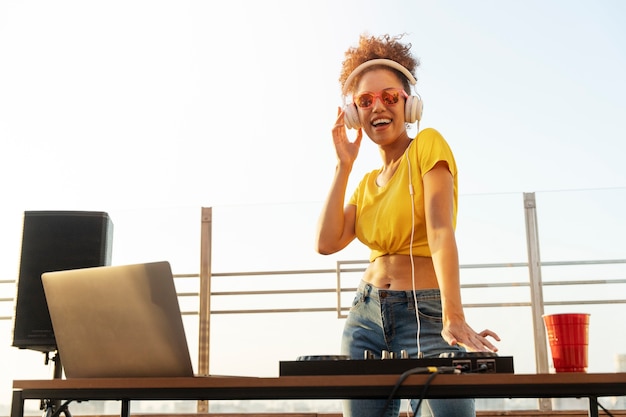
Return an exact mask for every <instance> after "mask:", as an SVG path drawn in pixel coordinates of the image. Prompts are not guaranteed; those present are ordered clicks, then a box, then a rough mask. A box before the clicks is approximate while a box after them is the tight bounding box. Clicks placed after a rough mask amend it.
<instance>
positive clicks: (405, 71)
mask: <svg viewBox="0 0 626 417" xmlns="http://www.w3.org/2000/svg"><path fill="white" fill-rule="evenodd" d="M374 65H384V66H386V67H391V68H393V69H396V70H398V71H400V72H401V73H402V74H404V76H405V77H406V78H407V79H408V80H409V82H410V83H411V85H415V84H416V83H417V81H416V80H415V77H413V74H411V72H410V71H409V70H408V69H406V68H405V67H403V66H402V65H400V64H398V63H397V62H396V61H392V60H391V59H371V60H369V61H365V62H364V63H362V64H361V65H359V66H358V67H356V68H355V69H354V71H352V73H350V76H348V79H347V80H346V82H345V83H343V89H342V93H343V95H344V96H345V95H347V94H348V89H349V88H350V86H351V85H352V81H353V80H354V78H355V77H356V76H357V75H359V74H360V73H362V72H363V70H365V69H366V68H369V67H371V66H374Z"/></svg>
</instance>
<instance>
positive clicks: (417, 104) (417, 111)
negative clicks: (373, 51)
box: [342, 59, 424, 129]
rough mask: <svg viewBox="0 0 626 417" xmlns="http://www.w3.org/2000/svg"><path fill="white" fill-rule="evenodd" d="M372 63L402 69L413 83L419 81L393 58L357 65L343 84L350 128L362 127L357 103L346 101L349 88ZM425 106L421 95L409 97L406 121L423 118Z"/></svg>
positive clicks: (346, 117)
mask: <svg viewBox="0 0 626 417" xmlns="http://www.w3.org/2000/svg"><path fill="white" fill-rule="evenodd" d="M372 65H384V66H387V67H391V68H394V69H396V70H398V71H400V72H401V73H402V74H404V76H405V77H406V78H407V79H408V80H409V82H410V83H411V85H415V84H416V83H417V81H416V80H415V77H413V74H411V72H410V71H409V70H408V69H406V68H405V67H403V66H402V65H400V64H398V63H397V62H396V61H392V60H391V59H372V60H369V61H365V62H364V63H362V64H361V65H359V66H358V67H356V68H355V69H354V71H352V73H351V74H350V76H349V77H348V79H347V80H346V82H345V83H344V84H343V90H342V94H343V101H344V106H343V111H344V116H343V119H344V123H345V124H346V127H347V128H348V129H360V128H361V121H360V120H359V113H358V111H357V108H356V105H355V104H354V103H350V104H348V105H346V103H345V101H346V95H347V94H348V89H349V88H350V86H351V84H352V80H353V79H354V77H356V76H357V75H358V74H360V73H361V72H363V70H364V69H366V68H368V67H371V66H372ZM423 108H424V105H423V103H422V99H421V98H420V97H419V95H416V96H409V97H407V99H406V103H405V105H404V119H405V121H406V122H407V123H415V122H419V121H420V120H421V119H422V110H423Z"/></svg>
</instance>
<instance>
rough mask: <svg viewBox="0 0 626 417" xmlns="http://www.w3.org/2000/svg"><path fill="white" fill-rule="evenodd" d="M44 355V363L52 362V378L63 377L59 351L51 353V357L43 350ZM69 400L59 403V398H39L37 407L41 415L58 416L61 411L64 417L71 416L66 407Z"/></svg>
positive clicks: (47, 416) (45, 416) (46, 416)
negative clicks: (39, 401) (41, 412)
mask: <svg viewBox="0 0 626 417" xmlns="http://www.w3.org/2000/svg"><path fill="white" fill-rule="evenodd" d="M45 355H46V359H45V364H46V365H48V364H49V363H50V360H52V362H54V379H61V378H63V365H62V364H61V357H60V356H59V353H58V352H54V353H53V354H52V358H51V357H50V352H45ZM71 402H72V400H67V401H65V402H64V403H61V401H60V400H51V399H45V400H41V405H40V406H39V409H40V410H43V417H59V416H60V415H61V413H63V414H64V415H65V417H72V414H71V413H70V410H69V408H68V406H69V404H70V403H71Z"/></svg>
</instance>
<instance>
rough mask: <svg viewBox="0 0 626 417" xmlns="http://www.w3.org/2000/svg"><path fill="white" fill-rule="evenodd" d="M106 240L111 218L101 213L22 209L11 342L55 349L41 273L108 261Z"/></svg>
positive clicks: (109, 236)
mask: <svg viewBox="0 0 626 417" xmlns="http://www.w3.org/2000/svg"><path fill="white" fill-rule="evenodd" d="M112 242H113V223H112V222H111V219H110V218H109V215H108V214H107V213H103V212H88V211H26V212H24V230H23V234H22V253H21V259H20V272H19V280H18V284H17V299H16V305H15V321H14V329H13V346H15V347H18V348H20V349H33V350H38V351H42V352H52V351H54V350H56V341H55V338H54V331H53V330H52V322H51V321H50V314H49V312H48V305H47V303H46V297H45V294H44V290H43V285H42V283H41V274H42V273H44V272H49V271H63V270H67V269H78V268H89V267H95V266H106V265H110V264H111V247H112Z"/></svg>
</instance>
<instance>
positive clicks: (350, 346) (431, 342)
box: [341, 281, 476, 417]
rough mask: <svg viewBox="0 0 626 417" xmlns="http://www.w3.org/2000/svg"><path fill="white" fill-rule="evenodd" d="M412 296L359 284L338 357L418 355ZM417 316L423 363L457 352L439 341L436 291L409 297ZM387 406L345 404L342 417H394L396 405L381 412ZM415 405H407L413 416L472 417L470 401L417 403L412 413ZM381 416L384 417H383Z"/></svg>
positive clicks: (397, 402)
mask: <svg viewBox="0 0 626 417" xmlns="http://www.w3.org/2000/svg"><path fill="white" fill-rule="evenodd" d="M413 294H414V293H413V291H389V290H383V289H378V288H376V287H374V286H372V285H371V284H368V283H366V282H363V281H362V282H361V283H360V285H359V288H358V289H357V292H356V296H355V298H354V301H353V303H352V308H351V309H350V314H349V315H348V318H347V319H346V323H345V327H344V331H343V337H342V341H341V353H342V354H343V355H347V356H349V357H351V358H353V359H363V358H364V352H365V351H366V350H368V351H370V352H371V353H373V354H374V358H375V359H380V355H381V352H382V351H383V350H386V351H388V352H393V353H395V354H397V355H400V352H401V351H402V350H406V351H407V353H408V354H409V357H410V358H416V357H417V353H418V347H417V332H418V320H417V319H416V315H415V299H414V298H413ZM415 296H416V298H417V306H418V312H419V335H420V336H419V340H420V351H421V352H422V353H423V355H424V357H438V356H439V354H440V353H442V352H454V351H460V350H462V348H460V347H457V346H450V345H449V344H448V343H447V342H446V341H445V340H444V339H443V337H442V336H441V330H442V328H443V326H442V321H441V297H440V293H439V290H438V289H428V290H419V291H416V292H415ZM386 402H387V400H385V399H372V400H345V401H344V402H343V415H344V417H382V416H385V417H396V416H398V414H399V411H400V400H399V399H398V400H394V401H393V402H391V403H390V404H389V406H388V407H387V409H384V408H385V404H386ZM416 406H417V400H411V408H412V409H413V413H414V414H415V415H416V416H422V417H427V416H432V417H452V416H454V417H474V416H475V415H476V411H475V407H474V400H473V399H454V398H452V399H438V400H423V401H422V403H421V405H420V408H419V410H415V407H416ZM383 413H384V414H383Z"/></svg>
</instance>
